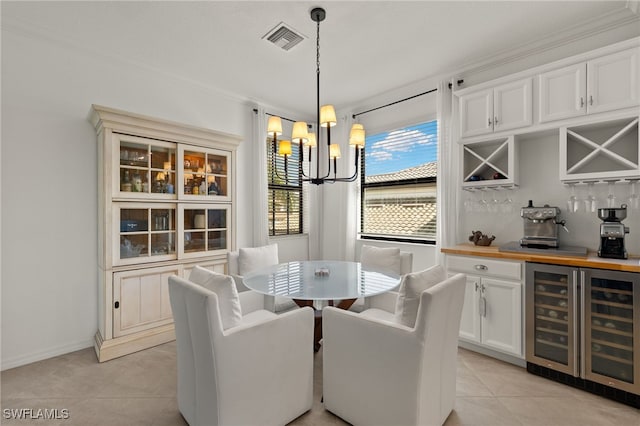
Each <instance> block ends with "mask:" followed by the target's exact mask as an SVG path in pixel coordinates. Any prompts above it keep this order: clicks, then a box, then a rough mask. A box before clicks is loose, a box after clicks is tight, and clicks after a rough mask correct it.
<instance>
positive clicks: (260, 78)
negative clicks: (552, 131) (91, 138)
mask: <svg viewBox="0 0 640 426" xmlns="http://www.w3.org/2000/svg"><path fill="white" fill-rule="evenodd" d="M627 4H628V2H626V1H566V2H563V1H515V2H505V1H409V2H401V1H340V2H338V1H314V2H307V1H295V2H294V1H288V2H283V1H259V2H249V1H215V2H214V1H205V2H147V1H145V2H88V1H87V2H38V3H32V2H16V3H11V2H9V3H8V2H2V19H3V25H4V24H5V23H6V22H14V23H18V24H20V25H27V26H30V27H31V26H33V27H35V28H37V29H38V30H40V31H44V32H46V33H47V34H49V35H51V36H52V37H54V38H57V39H61V40H64V41H66V42H70V43H71V44H73V45H76V46H81V47H84V48H87V49H95V50H96V51H99V52H101V53H102V54H107V55H110V56H116V57H120V58H122V59H124V60H125V61H127V62H134V63H137V64H140V65H143V66H145V67H150V68H153V69H157V70H161V71H162V72H164V73H169V74H172V75H175V76H178V77H180V78H184V79H188V80H191V81H195V82H197V83H198V84H202V85H205V86H207V87H212V88H216V89H219V90H222V91H224V92H227V93H230V94H233V95H235V96H239V97H241V98H246V99H251V100H256V101H259V102H262V103H264V104H267V105H272V106H276V107H280V108H283V109H285V110H291V111H300V112H301V113H303V114H308V115H310V116H312V115H314V113H315V68H316V64H315V54H316V52H315V31H316V28H315V22H313V21H312V20H311V19H310V17H309V11H310V10H311V9H312V8H313V7H315V6H322V7H324V8H325V9H326V11H327V18H326V20H325V21H324V22H322V24H321V28H320V32H321V35H320V39H321V42H320V44H321V57H320V62H321V102H322V103H334V104H335V105H336V106H337V107H338V108H339V107H340V106H341V105H353V104H357V103H358V102H361V101H363V100H365V99H367V98H369V97H371V96H373V95H376V94H379V93H383V92H386V91H388V90H392V89H394V88H398V87H401V86H405V85H407V84H409V83H412V82H416V81H419V80H422V79H425V78H427V77H431V76H435V75H438V74H441V73H443V72H451V71H453V70H457V69H460V68H463V67H466V66H469V65H470V64H474V63H478V62H480V61H483V60H487V58H493V57H496V55H501V54H505V53H506V52H509V51H512V50H514V49H521V48H523V47H526V46H527V45H530V44H531V43H532V42H533V41H539V40H541V39H550V38H552V37H554V36H555V37H557V36H559V35H560V34H561V33H562V32H564V31H568V30H571V29H575V28H576V27H577V26H578V25H582V24H584V23H585V22H592V21H593V20H598V19H601V18H602V17H606V16H610V15H611V14H614V13H616V14H618V15H621V14H628V15H633V12H632V11H631V10H630V9H628V8H626V7H627V6H626V5H627ZM280 22H285V23H286V24H288V25H289V26H291V27H293V28H294V29H295V30H297V31H298V32H300V33H302V34H303V35H305V36H306V37H308V38H307V39H306V40H304V41H302V42H301V43H300V44H298V45H297V46H296V47H294V48H293V49H292V50H290V51H289V52H285V51H284V50H282V49H280V48H278V47H276V46H274V45H272V44H271V43H268V42H267V41H265V40H263V39H262V37H263V36H264V35H265V34H266V33H267V32H268V31H269V30H271V29H272V28H273V27H274V26H276V25H277V24H278V23H280Z"/></svg>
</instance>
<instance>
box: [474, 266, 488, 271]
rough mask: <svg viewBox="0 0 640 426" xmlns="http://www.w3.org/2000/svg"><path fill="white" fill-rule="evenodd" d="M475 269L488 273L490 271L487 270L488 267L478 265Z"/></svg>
mask: <svg viewBox="0 0 640 426" xmlns="http://www.w3.org/2000/svg"><path fill="white" fill-rule="evenodd" d="M475 268H476V270H478V271H486V270H487V269H489V268H487V266H486V265H476V266H475Z"/></svg>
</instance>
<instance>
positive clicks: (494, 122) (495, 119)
mask: <svg viewBox="0 0 640 426" xmlns="http://www.w3.org/2000/svg"><path fill="white" fill-rule="evenodd" d="M493 124H494V125H496V124H498V117H497V116H496V117H493Z"/></svg>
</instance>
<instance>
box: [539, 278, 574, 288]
mask: <svg viewBox="0 0 640 426" xmlns="http://www.w3.org/2000/svg"><path fill="white" fill-rule="evenodd" d="M534 283H535V284H536V285H537V284H549V285H555V286H560V287H564V288H567V283H563V282H560V281H550V280H541V279H536V280H535V282H534Z"/></svg>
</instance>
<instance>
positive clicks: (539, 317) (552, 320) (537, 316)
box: [536, 315, 568, 325]
mask: <svg viewBox="0 0 640 426" xmlns="http://www.w3.org/2000/svg"><path fill="white" fill-rule="evenodd" d="M536 319H538V320H540V321H549V322H554V323H556V324H564V325H567V324H568V321H567V320H563V319H558V318H551V317H545V316H544V315H536Z"/></svg>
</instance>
